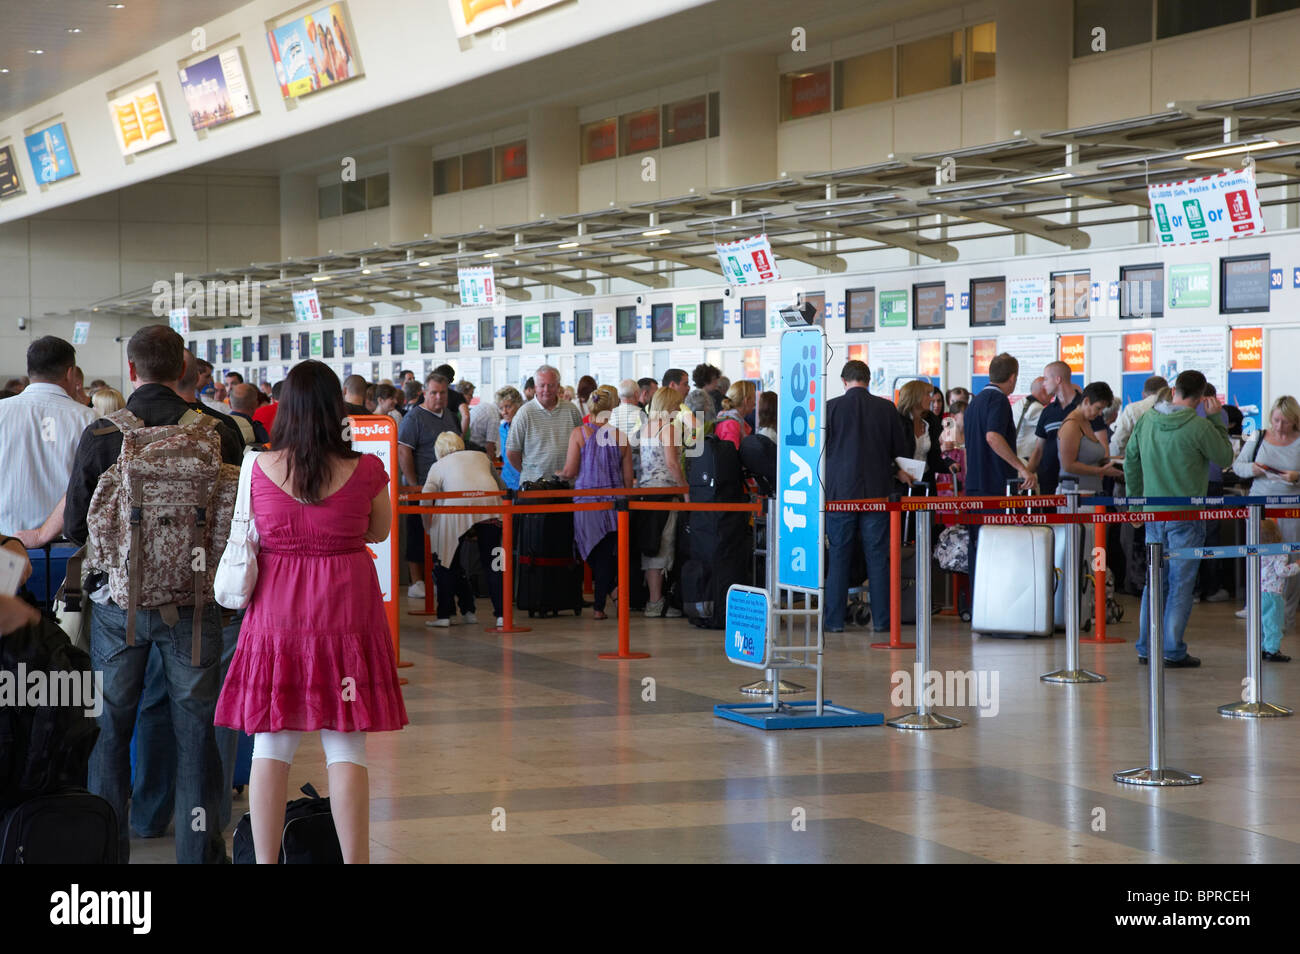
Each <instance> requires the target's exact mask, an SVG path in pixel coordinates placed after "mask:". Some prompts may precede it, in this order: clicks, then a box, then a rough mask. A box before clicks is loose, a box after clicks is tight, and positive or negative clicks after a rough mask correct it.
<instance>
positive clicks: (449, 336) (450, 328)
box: [442, 318, 460, 354]
mask: <svg viewBox="0 0 1300 954" xmlns="http://www.w3.org/2000/svg"><path fill="white" fill-rule="evenodd" d="M442 328H443V331H442V338H443V341H442V344H443V350H444V351H446V352H447V353H448V354H457V353H458V352H459V351H460V319H459V318H449V319H447V323H446V324H445V325H443V326H442Z"/></svg>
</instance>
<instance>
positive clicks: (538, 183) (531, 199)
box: [528, 106, 580, 219]
mask: <svg viewBox="0 0 1300 954" xmlns="http://www.w3.org/2000/svg"><path fill="white" fill-rule="evenodd" d="M578 139H579V131H578V110H577V107H574V106H538V107H534V108H532V109H530V110H528V217H529V218H530V219H541V218H551V217H552V216H556V215H572V214H573V213H575V212H578V211H580V210H579V209H578V161H579V158H580V153H579V148H578V146H579V143H578Z"/></svg>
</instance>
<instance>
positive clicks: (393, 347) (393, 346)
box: [388, 325, 406, 354]
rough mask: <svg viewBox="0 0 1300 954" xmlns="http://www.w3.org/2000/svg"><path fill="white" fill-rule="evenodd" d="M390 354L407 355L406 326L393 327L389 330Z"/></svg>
mask: <svg viewBox="0 0 1300 954" xmlns="http://www.w3.org/2000/svg"><path fill="white" fill-rule="evenodd" d="M388 353H389V354H406V325H393V326H391V327H390V328H389V329H388Z"/></svg>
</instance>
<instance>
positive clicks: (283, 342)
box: [280, 331, 293, 361]
mask: <svg viewBox="0 0 1300 954" xmlns="http://www.w3.org/2000/svg"><path fill="white" fill-rule="evenodd" d="M280 359H281V360H282V361H291V360H292V359H293V333H292V332H288V331H286V332H285V333H284V334H282V335H280Z"/></svg>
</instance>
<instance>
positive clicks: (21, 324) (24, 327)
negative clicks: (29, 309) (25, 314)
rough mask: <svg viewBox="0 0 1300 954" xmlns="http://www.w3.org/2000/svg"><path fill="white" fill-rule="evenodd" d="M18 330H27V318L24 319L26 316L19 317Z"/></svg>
mask: <svg viewBox="0 0 1300 954" xmlns="http://www.w3.org/2000/svg"><path fill="white" fill-rule="evenodd" d="M18 330H19V331H26V330H27V319H26V318H22V317H20V318H19V319H18Z"/></svg>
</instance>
